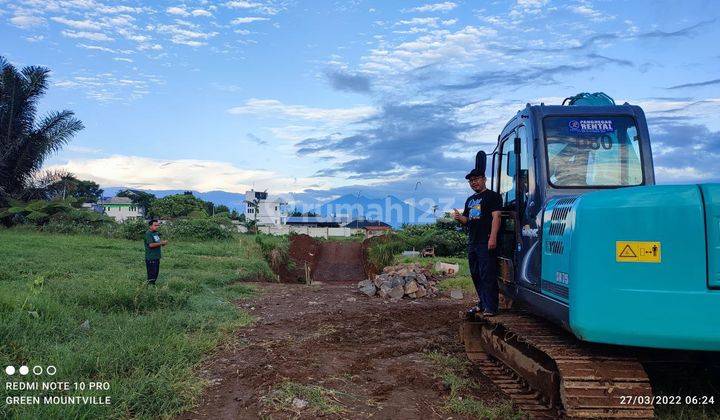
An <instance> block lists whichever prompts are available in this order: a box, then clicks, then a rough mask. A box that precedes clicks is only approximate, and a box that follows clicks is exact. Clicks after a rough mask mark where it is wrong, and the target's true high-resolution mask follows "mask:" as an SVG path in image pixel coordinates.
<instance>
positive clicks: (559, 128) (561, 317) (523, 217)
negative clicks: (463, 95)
mask: <svg viewBox="0 0 720 420" xmlns="http://www.w3.org/2000/svg"><path fill="white" fill-rule="evenodd" d="M488 165H489V167H490V168H491V169H490V171H489V174H490V176H489V177H490V178H491V180H490V185H491V187H490V188H492V189H493V190H495V191H497V192H498V193H500V195H501V196H502V199H503V211H502V224H501V229H500V232H499V237H498V251H497V254H498V264H499V271H498V273H499V277H500V283H501V289H502V290H503V292H504V294H505V296H507V297H510V299H513V300H514V299H515V298H516V297H518V295H520V297H522V298H523V299H521V300H526V299H532V300H544V299H543V297H547V295H548V293H544V292H543V279H542V252H543V249H542V244H541V236H542V224H543V223H542V221H543V220H542V219H543V210H544V209H545V207H546V204H547V203H548V202H549V201H550V200H553V199H558V198H563V197H576V196H578V195H580V194H584V193H587V192H590V191H597V190H606V189H617V188H624V187H633V186H646V185H654V184H655V177H654V169H653V162H652V152H651V149H650V140H649V134H648V129H647V124H646V121H645V115H644V113H643V111H642V109H641V108H640V107H638V106H632V105H629V104H627V103H626V104H623V105H619V106H618V105H615V103H614V101H613V100H612V99H611V98H610V97H608V96H607V95H605V94H600V93H596V94H580V95H577V96H575V97H572V98H568V99H566V100H565V101H564V103H563V105H545V104H540V105H535V106H532V105H530V104H528V105H527V106H526V107H525V108H524V109H522V110H520V111H519V112H518V113H517V114H516V115H515V116H514V117H513V118H512V119H511V120H510V121H509V122H508V123H507V124H506V125H505V127H504V129H503V130H502V132H501V134H500V135H499V136H498V141H497V146H496V147H495V150H494V151H493V152H492V154H491V155H490V156H489V159H488ZM558 229H559V228H558ZM552 283H554V282H552ZM546 286H547V287H550V288H554V290H555V291H556V292H559V293H560V296H562V295H563V292H562V284H559V285H558V286H559V287H557V288H555V286H554V285H550V284H546ZM557 296H558V295H552V294H550V297H551V298H554V297H557ZM551 300H552V299H551ZM560 300H561V301H562V299H560ZM537 306H538V307H539V308H546V309H547V311H548V312H550V313H544V314H543V315H545V316H549V317H551V318H553V319H556V320H558V321H560V322H561V323H566V322H567V315H566V314H564V313H563V312H566V311H564V309H563V308H562V307H558V306H557V305H553V304H549V305H547V304H538V305H537ZM548 308H549V309H548ZM552 308H556V309H552Z"/></svg>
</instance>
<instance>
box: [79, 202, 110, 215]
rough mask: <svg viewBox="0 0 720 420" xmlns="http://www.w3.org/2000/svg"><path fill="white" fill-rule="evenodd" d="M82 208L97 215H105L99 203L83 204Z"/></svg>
mask: <svg viewBox="0 0 720 420" xmlns="http://www.w3.org/2000/svg"><path fill="white" fill-rule="evenodd" d="M81 208H83V209H85V210H89V211H94V212H97V213H105V209H104V208H103V206H101V205H100V204H98V203H82V205H81Z"/></svg>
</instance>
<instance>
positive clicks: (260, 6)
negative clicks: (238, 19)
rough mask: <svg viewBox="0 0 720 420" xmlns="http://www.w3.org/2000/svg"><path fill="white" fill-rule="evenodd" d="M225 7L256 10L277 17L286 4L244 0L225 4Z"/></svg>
mask: <svg viewBox="0 0 720 420" xmlns="http://www.w3.org/2000/svg"><path fill="white" fill-rule="evenodd" d="M224 6H225V7H228V8H230V9H243V10H254V11H257V12H261V13H264V14H267V15H275V14H277V13H279V12H280V11H281V10H282V9H284V8H285V5H284V4H282V3H278V2H274V1H266V2H262V3H261V2H255V1H244V0H235V1H229V2H227V3H225V4H224Z"/></svg>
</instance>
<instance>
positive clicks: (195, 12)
mask: <svg viewBox="0 0 720 420" xmlns="http://www.w3.org/2000/svg"><path fill="white" fill-rule="evenodd" d="M190 13H191V14H192V15H193V16H203V17H210V16H212V13H210V12H208V11H207V10H204V9H195V10H193V11H192V12H190Z"/></svg>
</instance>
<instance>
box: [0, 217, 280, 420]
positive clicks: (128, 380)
mask: <svg viewBox="0 0 720 420" xmlns="http://www.w3.org/2000/svg"><path fill="white" fill-rule="evenodd" d="M0 256H2V257H1V258H2V264H0V287H1V288H2V293H1V294H0V366H2V367H3V369H4V367H5V366H7V365H14V366H16V367H17V366H18V365H19V364H20V363H27V364H28V365H29V366H34V365H39V366H47V365H54V366H56V367H57V374H56V375H55V376H53V377H48V376H38V377H33V376H32V373H31V374H30V375H29V376H26V377H20V376H18V375H17V374H16V376H14V377H13V380H14V381H20V380H21V378H22V380H23V381H25V382H32V381H38V382H40V381H49V380H53V381H68V382H70V383H71V384H72V383H73V382H83V381H107V382H109V383H110V387H111V388H110V390H109V391H103V392H98V391H84V392H82V393H81V395H83V396H92V395H109V396H110V397H111V405H109V406H103V405H24V406H20V405H6V404H4V403H5V402H6V400H5V397H6V396H20V395H27V396H42V395H46V394H47V391H26V392H21V391H12V390H6V389H5V387H3V389H2V391H0V397H2V401H3V404H2V405H0V417H3V418H158V417H170V416H172V415H173V414H176V413H178V412H179V411H181V410H183V409H185V408H188V406H189V405H190V404H192V403H193V401H194V400H195V398H196V397H198V395H199V393H200V392H201V390H202V387H203V385H204V383H203V381H201V380H199V378H198V371H199V368H200V367H201V361H202V359H203V357H205V356H207V355H208V354H209V353H210V352H211V351H212V350H213V349H214V348H215V347H216V346H217V345H218V343H219V342H220V341H221V340H222V339H223V337H226V336H227V335H228V332H229V331H232V330H235V329H237V328H238V327H240V326H242V325H246V324H248V323H249V322H250V321H251V317H250V316H249V315H248V314H246V313H244V312H241V311H239V310H237V308H236V307H235V306H234V305H233V303H232V301H233V300H236V299H239V298H244V297H247V296H250V295H251V294H252V293H253V289H252V288H251V287H250V286H248V285H244V284H239V283H237V281H238V280H247V279H254V278H263V277H267V276H272V273H271V272H270V269H269V267H268V265H267V263H266V262H265V261H264V260H263V257H262V254H261V252H260V249H259V247H258V246H257V244H255V243H254V241H252V240H250V239H248V238H246V237H241V238H237V239H233V240H229V241H220V242H192V243H191V242H176V243H171V244H170V245H169V246H168V247H167V248H165V249H164V250H163V259H162V262H161V269H160V278H159V281H158V284H157V285H156V286H154V287H153V286H148V285H146V284H145V262H144V253H143V245H142V242H140V241H127V240H119V239H105V238H101V237H97V236H88V235H55V234H42V233H36V232H29V231H27V230H15V229H3V230H0ZM85 320H88V321H89V323H90V328H89V329H86V328H81V325H82V324H83V322H84V321H85ZM0 374H2V375H5V374H4V372H0ZM5 378H6V379H9V377H7V376H6V377H5ZM64 394H65V395H78V394H80V393H79V392H74V391H73V392H66V393H64ZM47 395H63V393H55V394H47Z"/></svg>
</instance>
